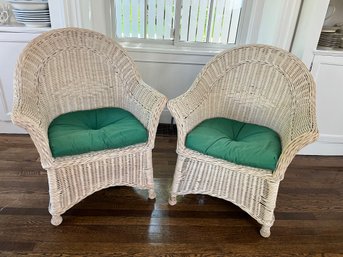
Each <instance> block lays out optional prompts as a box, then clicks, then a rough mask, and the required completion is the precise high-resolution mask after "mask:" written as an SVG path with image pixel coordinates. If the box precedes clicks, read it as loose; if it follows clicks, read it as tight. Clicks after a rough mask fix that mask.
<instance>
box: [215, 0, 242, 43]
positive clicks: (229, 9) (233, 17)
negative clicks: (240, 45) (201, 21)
mask: <svg viewBox="0 0 343 257" xmlns="http://www.w3.org/2000/svg"><path fill="white" fill-rule="evenodd" d="M241 9H242V0H214V3H213V12H212V22H211V23H212V24H211V25H212V26H211V34H210V37H209V42H212V43H223V44H226V43H230V44H234V43H236V37H237V30H238V23H239V17H240V14H241Z"/></svg>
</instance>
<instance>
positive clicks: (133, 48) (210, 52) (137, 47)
mask: <svg viewBox="0 0 343 257" xmlns="http://www.w3.org/2000/svg"><path fill="white" fill-rule="evenodd" d="M119 44H120V45H121V46H122V47H124V48H125V49H126V50H127V51H129V52H138V53H157V54H172V55H196V56H199V55H200V56H214V55H216V54H218V53H220V52H222V51H223V50H225V49H228V48H230V47H233V46H232V45H231V46H227V47H225V46H220V47H219V46H215V47H204V46H184V45H170V44H149V43H136V42H127V41H125V42H124V41H119Z"/></svg>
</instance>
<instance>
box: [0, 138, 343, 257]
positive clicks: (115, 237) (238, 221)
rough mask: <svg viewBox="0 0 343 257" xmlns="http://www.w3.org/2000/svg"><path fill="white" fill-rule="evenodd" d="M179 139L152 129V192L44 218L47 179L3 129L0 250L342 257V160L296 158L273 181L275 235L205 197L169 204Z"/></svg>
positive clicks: (109, 197)
mask: <svg viewBox="0 0 343 257" xmlns="http://www.w3.org/2000/svg"><path fill="white" fill-rule="evenodd" d="M175 149H176V137H175V136H169V137H162V136H158V137H157V140H156V147H155V149H154V152H153V162H154V177H155V187H156V192H157V198H156V200H149V199H148V194H147V192H146V191H145V190H136V189H132V188H129V187H113V188H109V189H104V190H101V191H99V192H96V193H94V194H93V195H91V196H89V197H88V198H86V199H85V200H83V201H81V202H80V203H79V204H77V205H76V206H74V207H73V208H72V209H70V210H68V211H67V212H66V213H65V214H64V215H63V218H64V221H63V223H62V224H61V225H60V226H59V227H53V226H52V225H51V224H50V214H49V212H48V208H47V207H48V203H49V197H48V183H47V177H46V172H45V171H44V170H43V169H42V167H41V165H40V163H39V156H38V153H37V151H36V150H35V148H34V145H33V143H32V142H31V139H30V138H29V137H28V136H27V135H0V256H52V257H54V256H56V257H57V256H63V257H64V256H137V257H138V256H139V257H140V256H194V257H205V256H206V257H207V256H218V257H219V256H237V257H238V256H239V257H243V256H258V257H259V256H261V257H262V256H267V257H268V256H314V257H337V256H343V186H342V185H343V158H342V157H339V156H336V157H318V156H297V157H296V158H295V159H294V161H293V162H292V164H291V165H290V167H289V168H288V170H287V173H286V176H285V179H284V181H282V183H281V184H280V191H279V197H278V200H277V207H276V210H275V216H276V221H275V224H274V226H273V227H272V235H271V237H270V238H268V239H264V238H262V237H261V236H260V235H259V228H260V225H259V224H257V222H256V221H255V220H254V219H252V218H251V217H250V216H249V215H248V214H246V213H245V212H243V211H242V210H240V208H238V207H237V206H235V205H233V204H231V203H229V202H227V201H224V200H222V199H218V198H215V197H210V196H206V195H187V196H184V197H179V198H178V204H177V205H175V206H170V205H168V197H169V191H170V187H171V183H172V178H173V173H174V169H175V164H176V157H177V155H176V152H175Z"/></svg>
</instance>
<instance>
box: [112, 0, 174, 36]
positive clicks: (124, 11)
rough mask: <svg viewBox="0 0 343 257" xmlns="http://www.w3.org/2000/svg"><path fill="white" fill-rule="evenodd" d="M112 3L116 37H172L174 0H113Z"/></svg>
mask: <svg viewBox="0 0 343 257" xmlns="http://www.w3.org/2000/svg"><path fill="white" fill-rule="evenodd" d="M114 3H115V8H116V36H117V37H118V38H149V39H173V32H174V19H175V0H114ZM144 33H145V34H144Z"/></svg>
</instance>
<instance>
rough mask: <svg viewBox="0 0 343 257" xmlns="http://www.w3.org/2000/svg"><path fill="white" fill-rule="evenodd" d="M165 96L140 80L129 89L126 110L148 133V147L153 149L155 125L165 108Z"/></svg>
mask: <svg viewBox="0 0 343 257" xmlns="http://www.w3.org/2000/svg"><path fill="white" fill-rule="evenodd" d="M167 101H168V99H167V97H166V96H164V95H163V94H161V93H160V92H158V91H157V90H155V89H154V88H152V87H150V86H149V85H147V84H146V83H145V82H144V81H142V80H140V81H139V84H138V85H136V86H134V87H132V88H130V89H129V92H128V103H127V106H126V108H127V109H128V110H129V111H130V112H131V113H132V114H134V115H135V116H136V117H137V118H138V119H139V120H140V121H141V122H142V123H143V125H144V126H145V127H146V128H147V130H148V132H149V147H151V148H153V147H154V142H155V136H156V130H157V125H158V122H159V120H160V116H161V113H162V111H163V109H164V107H165V106H166V103H167Z"/></svg>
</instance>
